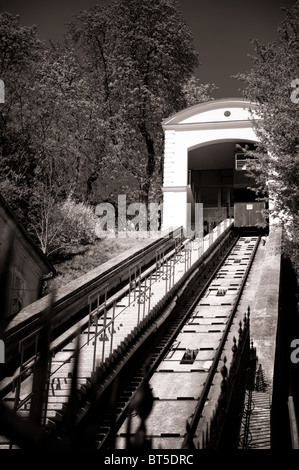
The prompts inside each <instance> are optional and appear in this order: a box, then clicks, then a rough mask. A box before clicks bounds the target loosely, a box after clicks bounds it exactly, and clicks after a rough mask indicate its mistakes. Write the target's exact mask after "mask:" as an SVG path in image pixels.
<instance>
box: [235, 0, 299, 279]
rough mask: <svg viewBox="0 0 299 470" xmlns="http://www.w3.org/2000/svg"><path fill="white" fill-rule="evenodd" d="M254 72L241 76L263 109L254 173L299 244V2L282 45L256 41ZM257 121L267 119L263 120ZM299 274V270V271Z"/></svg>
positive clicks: (285, 24)
mask: <svg viewBox="0 0 299 470" xmlns="http://www.w3.org/2000/svg"><path fill="white" fill-rule="evenodd" d="M253 44H254V46H255V53H256V55H255V56H254V57H252V61H253V69H252V70H251V71H250V72H248V73H246V74H240V75H239V76H238V78H239V79H241V80H243V81H244V82H245V84H246V88H245V92H244V94H245V97H246V98H247V99H249V100H251V101H253V102H255V103H256V104H257V108H256V110H255V113H256V114H255V115H253V125H254V129H255V131H256V134H257V136H258V138H259V140H260V143H259V146H258V148H257V149H256V151H254V152H250V154H251V155H252V156H254V158H255V159H254V161H253V165H251V170H252V171H253V172H254V175H255V177H256V179H257V182H258V184H259V189H260V190H261V191H262V192H268V194H269V195H270V196H271V198H272V200H274V207H273V209H271V212H272V215H274V216H278V217H279V218H280V219H281V221H282V223H283V224H284V226H285V228H286V236H287V238H288V239H289V240H293V241H294V243H297V240H299V225H298V222H299V221H298V216H297V214H298V209H299V137H298V136H299V119H298V117H299V105H298V102H296V101H297V100H294V99H292V95H294V87H293V85H294V80H296V79H298V65H299V2H298V1H297V2H296V3H295V5H294V6H293V7H292V8H291V9H290V10H285V18H284V20H283V21H282V23H281V24H280V26H279V28H278V35H277V39H276V40H275V41H274V42H273V43H270V44H268V45H262V44H260V43H259V42H258V41H256V40H254V41H253ZM257 116H258V117H259V118H261V119H258V118H257ZM297 268H298V272H299V264H298V265H297Z"/></svg>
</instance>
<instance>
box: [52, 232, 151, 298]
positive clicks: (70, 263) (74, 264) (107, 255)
mask: <svg viewBox="0 0 299 470" xmlns="http://www.w3.org/2000/svg"><path fill="white" fill-rule="evenodd" d="M147 242H148V239H147V238H138V239H136V238H110V239H108V238H106V239H104V240H96V242H95V243H94V244H93V245H85V246H83V245H78V246H77V247H72V248H71V249H70V250H69V251H68V252H66V253H64V255H63V256H61V257H60V258H57V259H55V260H53V261H52V263H53V265H54V267H55V269H56V272H57V275H56V276H55V279H53V280H50V281H47V282H46V283H45V285H44V290H43V295H46V294H48V293H49V292H50V291H51V288H52V286H53V283H55V288H56V289H59V288H60V287H62V286H64V285H65V284H68V283H69V282H71V281H72V280H73V279H77V278H78V277H80V276H82V275H83V274H85V273H87V272H88V271H91V270H92V269H94V268H96V267H97V266H100V265H101V264H103V263H105V262H106V261H108V260H110V259H112V258H114V257H115V256H117V255H118V254H120V253H123V252H124V251H125V250H128V249H130V248H132V247H136V250H137V249H139V248H142V247H143V246H145V244H146V243H147Z"/></svg>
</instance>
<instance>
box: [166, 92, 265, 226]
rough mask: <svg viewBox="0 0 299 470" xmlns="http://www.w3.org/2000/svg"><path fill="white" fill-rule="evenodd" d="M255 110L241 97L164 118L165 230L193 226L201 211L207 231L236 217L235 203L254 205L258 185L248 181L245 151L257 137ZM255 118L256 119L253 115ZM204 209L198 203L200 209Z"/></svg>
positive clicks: (200, 106)
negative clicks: (198, 209) (196, 209)
mask: <svg viewBox="0 0 299 470" xmlns="http://www.w3.org/2000/svg"><path fill="white" fill-rule="evenodd" d="M255 107H256V105H255V104H254V103H251V102H249V101H245V100H243V99H241V98H228V99H220V100H214V101H208V102H205V103H200V104H197V105H195V106H192V107H190V108H187V109H184V110H182V111H180V112H178V113H176V114H175V115H172V116H170V117H169V118H167V119H165V120H164V121H163V123H162V126H163V129H164V133H165V149H164V178H163V221H162V228H163V229H169V228H170V227H177V226H183V227H184V228H185V229H186V228H187V227H188V224H190V218H191V224H194V207H195V203H201V204H202V206H201V207H202V208H203V212H202V214H203V221H204V227H203V228H204V231H205V232H209V231H210V230H211V228H213V227H214V226H215V225H216V224H218V223H219V222H220V221H221V220H224V219H225V218H227V217H233V216H234V205H235V203H237V202H243V203H244V202H248V203H249V202H252V201H254V199H255V193H254V191H252V190H250V189H248V187H253V186H254V181H253V180H252V179H249V178H248V177H247V176H246V171H245V169H246V168H245V167H246V160H245V157H244V154H243V152H242V150H241V149H242V147H244V146H245V145H246V144H247V145H248V146H249V148H250V146H252V145H253V144H256V143H257V142H258V138H257V136H256V134H255V132H254V129H253V126H252V122H251V120H252V117H253V116H252V113H254V111H255ZM255 118H256V116H255ZM198 206H200V204H198Z"/></svg>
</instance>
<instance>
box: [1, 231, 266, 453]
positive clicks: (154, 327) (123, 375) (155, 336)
mask: <svg viewBox="0 0 299 470" xmlns="http://www.w3.org/2000/svg"><path fill="white" fill-rule="evenodd" d="M257 241H258V238H257V237H255V242H256V243H257ZM238 243H239V242H238V241H237V239H236V238H233V237H232V236H231V234H229V233H227V234H226V236H225V237H223V239H222V241H221V242H220V243H219V244H220V245H222V248H223V249H222V250H220V251H219V250H214V251H212V252H211V253H210V254H209V255H208V257H207V259H206V260H205V262H203V263H201V264H200V265H199V267H197V268H196V269H195V271H194V273H192V274H189V275H188V276H187V277H186V278H185V280H184V279H183V282H181V284H180V287H179V289H178V290H176V291H175V299H174V298H172V297H171V296H169V298H168V300H167V301H166V302H164V304H163V305H162V307H163V308H162V309H161V308H160V309H159V308H157V309H156V310H157V314H156V316H153V317H152V318H151V319H148V321H146V322H144V321H143V322H140V326H141V328H137V329H136V328H135V329H134V334H129V335H127V337H126V338H125V341H123V342H122V346H123V348H122V349H119V348H118V350H117V352H116V353H115V354H114V353H113V357H112V359H113V358H114V359H113V360H110V362H109V360H108V364H106V362H107V361H106V362H105V364H104V366H105V367H104V368H103V367H102V368H100V369H101V370H100V375H101V378H100V380H102V383H101V386H100V387H99V390H98V392H97V399H98V403H99V409H100V410H101V411H100V413H99V416H98V417H97V439H96V440H97V443H96V445H97V447H99V448H107V447H108V448H109V447H111V448H113V445H115V436H116V433H117V432H118V436H119V437H118V440H119V442H120V444H119V445H120V446H121V445H122V440H123V438H122V435H123V428H122V426H125V425H126V423H125V420H126V418H127V416H128V412H129V411H130V408H131V401H132V399H136V396H138V391H140V389H142V386H143V384H144V383H145V382H146V381H148V380H150V379H152V380H153V381H155V380H156V379H155V377H156V374H159V373H160V374H161V372H159V367H160V368H161V367H162V368H163V367H164V366H163V364H165V360H166V361H167V357H168V354H169V352H171V351H172V352H171V354H178V353H179V351H185V352H186V349H187V348H184V347H182V348H178V347H176V346H174V345H175V344H177V343H176V341H177V338H178V337H179V336H180V335H181V334H183V330H184V328H186V327H187V326H188V325H189V324H191V323H193V326H192V328H193V327H194V326H195V322H194V319H195V318H196V314H194V312H195V311H196V309H197V305H198V302H200V299H201V298H202V297H203V296H205V295H207V293H208V292H210V291H211V287H210V288H209V286H211V285H212V284H211V282H212V283H213V282H215V279H216V278H217V276H218V277H219V276H220V277H221V271H219V269H220V270H221V269H224V268H223V263H225V262H226V260H230V256H231V252H232V253H234V249H237V250H240V247H239V248H238ZM246 243H248V242H246ZM256 243H254V247H251V248H252V249H251V252H252V253H250V256H247V255H249V253H248V250H247V252H246V256H245V258H247V259H246V260H242V259H240V251H238V252H237V253H236V252H235V254H234V255H232V256H235V258H236V257H237V258H238V259H239V263H238V262H237V263H236V266H238V270H239V272H238V273H237V274H239V275H238V276H237V278H238V281H237V282H234V283H231V284H234V286H233V287H231V289H233V291H234V294H236V296H235V297H238V296H239V295H240V294H241V290H242V287H241V286H240V282H241V281H240V279H241V278H242V282H243V281H244V282H245V279H246V273H248V270H249V269H250V263H251V261H252V260H253V257H254V255H253V252H254V250H255V249H256ZM234 247H235V248H234ZM247 247H248V244H247ZM174 251H175V252H176V250H174ZM176 254H177V253H175V255H176ZM180 256H182V254H181V255H180ZM158 258H159V259H158V262H159V263H158V264H161V263H160V261H162V258H163V257H162V256H161V257H160V255H159V256H158ZM230 261H231V260H230ZM240 261H245V262H246V268H244V266H242V264H244V263H243V262H240ZM187 264H188V260H187ZM241 266H242V267H241ZM156 267H157V259H156ZM185 267H186V253H185ZM221 267H222V268H221ZM163 269H164V268H163ZM219 273H220V274H219ZM171 276H172V271H171V269H170V271H169V272H168V277H169V278H171ZM213 279H214V281H213ZM135 281H136V277H135ZM239 281H240V282H239ZM187 286H188V287H187ZM135 287H136V288H137V289H138V288H139V290H140V289H141V288H142V286H141V283H139V284H138V285H136V286H135ZM168 287H169V292H172V291H173V288H174V285H173V284H171V280H170V281H169V286H168ZM143 289H144V290H143V292H144V293H147V295H148V296H149V297H150V295H149V292H150V291H149V288H148V287H146V286H145V288H144V286H143ZM212 289H214V288H213V287H212ZM228 289H230V288H228ZM236 291H237V292H236ZM217 292H218V291H217ZM130 295H133V292H131V293H130ZM221 295H222V294H221ZM106 300H108V299H106ZM118 302H119V299H118ZM148 302H149V300H148ZM111 305H112V304H111ZM113 305H114V307H115V305H117V304H115V303H114V304H113ZM99 307H100V305H99V304H98V305H97V309H96V311H97V312H98V313H99V312H100V308H99ZM106 307H107V304H105V312H106V313H107V311H106ZM223 307H224V306H223ZM227 307H228V306H227ZM141 308H142V305H140V304H139V306H138V309H141ZM148 309H149V310H150V308H149V306H148ZM194 309H195V310H194ZM138 315H139V313H138ZM232 315H233V314H232ZM221 317H223V315H220V316H219V318H220V322H222V320H221ZM99 318H101V321H102V324H103V323H104V326H105V327H106V328H108V327H111V330H109V331H111V333H112V332H113V329H114V328H116V322H115V318H114V319H112V321H111V319H110V324H109V317H108V316H107V315H106V316H105V315H104V318H103V317H101V316H97V315H96V316H95V315H93V316H92V318H89V324H88V328H87V329H86V328H85V329H83V330H82V331H81V337H83V338H84V339H86V338H88V340H87V341H85V343H86V344H87V343H92V342H93V343H95V342H96V341H97V334H98V332H99V329H100V328H101V326H102V324H100V323H98V319H99ZM143 320H144V318H143ZM214 320H215V319H214ZM216 320H217V319H216ZM229 322H230V320H229V319H228V320H227V323H226V325H229ZM212 323H213V322H212ZM214 323H215V325H216V324H219V321H216V322H214ZM222 326H223V325H222ZM227 328H228V326H227ZM217 329H218V333H219V335H220V339H219V341H221V337H223V328H222V327H221V328H220V329H219V327H218V326H217ZM224 329H225V328H224ZM105 331H106V330H105ZM211 333H212V336H213V332H212V331H211ZM93 334H94V338H95V339H96V340H95V341H94V340H92V338H93V336H92V335H93ZM214 334H215V332H214ZM90 335H91V336H90ZM98 339H99V344H100V346H101V347H102V346H103V354H102V362H103V359H104V350H105V348H106V346H107V344H106V342H105V340H104V338H98ZM58 344H59V343H58ZM58 344H56V345H54V346H55V349H54V352H55V357H54V358H53V360H52V361H54V364H56V365H55V367H56V375H55V374H54V375H53V377H52V378H51V380H50V382H49V390H48V401H47V406H46V408H47V410H46V411H47V412H46V413H45V420H44V424H45V426H46V428H49V429H50V430H51V432H52V433H54V434H56V435H57V436H58V437H59V434H60V433H63V429H64V425H65V423H64V411H65V405H64V403H65V401H66V400H67V397H68V395H69V393H70V388H71V375H72V373H71V372H70V371H71V370H72V362H73V352H74V349H75V345H74V342H73V341H71V342H63V347H62V348H61V350H59V347H58ZM108 346H109V345H108ZM111 347H112V341H111ZM90 349H91V351H92V353H91V354H89V356H88V360H87V362H88V363H89V366H90V362H94V355H95V347H94V346H93V347H92V348H90ZM199 349H201V348H199ZM216 349H217V348H216ZM202 351H203V352H205V351H207V348H206V347H203V348H202ZM59 354H61V359H58V362H56V363H55V360H56V359H57V357H58V356H59ZM66 354H68V359H67V360H64V361H63V359H62V358H63V357H65V355H66ZM179 354H181V353H179ZM198 357H199V356H198ZM109 358H110V359H111V354H110V356H109ZM59 360H60V361H61V362H60V363H59ZM197 360H198V359H197ZM211 360H212V359H209V361H211ZM212 361H213V360H212ZM205 362H207V361H205ZM214 362H215V365H214V367H216V366H217V360H216V359H214ZM145 363H146V364H147V365H148V367H147V369H146V374H145V373H144V365H145ZM57 365H58V367H57ZM52 366H53V363H52ZM92 370H93V371H94V372H92V373H91V374H90V368H89V369H88V372H87V371H86V370H85V366H84V364H83V365H81V370H79V371H78V380H77V382H78V385H79V386H80V385H81V388H80V390H79V391H80V398H79V401H80V400H81V402H82V407H81V412H80V413H79V414H78V422H80V421H84V420H85V419H88V416H89V413H90V412H91V411H90V410H91V407H90V396H89V393H90V389H91V383H92V381H93V376H94V375H97V369H96V368H95V363H93V367H92ZM164 370H165V367H164ZM166 370H167V368H166ZM209 370H212V369H211V368H210V367H209ZM57 371H58V372H57ZM202 372H203V370H201V373H202ZM201 375H202V374H201ZM165 377H166V376H165ZM159 393H160V392H159ZM111 395H115V400H114V403H113V406H112V408H111V406H110V404H111ZM134 397H135V398H134ZM21 398H22V397H19V399H21ZM158 398H159V397H158V396H157V394H156V392H155V388H154V400H155V402H156V401H158ZM180 398H182V397H180ZM189 398H190V397H189ZM189 398H188V399H189ZM6 399H7V400H8V402H9V401H11V403H12V402H13V401H15V391H14V390H12V391H10V392H9V393H8V394H7V395H6ZM162 401H163V397H162V400H161V402H162ZM189 401H190V400H189ZM195 402H196V403H197V402H198V397H197V398H196V399H195ZM29 410H30V402H28V403H27V404H25V406H19V407H18V412H19V413H20V414H22V415H24V416H26V415H27V414H29ZM180 432H181V431H180ZM154 434H155V433H154ZM156 434H158V435H159V433H156ZM163 434H167V432H166V433H165V432H164V433H163V430H161V433H160V435H163ZM172 434H173V435H175V434H178V432H177V433H176V432H175V430H173V431H172Z"/></svg>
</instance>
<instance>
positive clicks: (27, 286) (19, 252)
mask: <svg viewBox="0 0 299 470" xmlns="http://www.w3.org/2000/svg"><path fill="white" fill-rule="evenodd" d="M11 243H13V245H12V250H11V255H10V259H9V260H8V263H9V268H8V272H7V276H6V278H5V283H6V291H7V292H6V295H7V299H6V302H7V312H6V315H8V316H12V317H13V316H14V315H16V314H17V313H18V312H19V311H20V310H21V309H22V308H24V307H26V306H27V305H29V304H31V303H32V302H35V301H36V300H37V299H39V298H40V297H41V295H42V282H43V279H44V278H45V277H47V276H53V275H54V274H55V272H56V271H55V268H54V267H53V265H52V264H51V263H50V262H49V260H48V258H47V257H46V255H45V254H44V253H43V252H42V251H41V249H40V248H39V247H38V246H37V245H36V243H35V242H34V240H33V239H32V238H31V237H30V235H29V234H28V232H27V231H26V230H25V228H24V227H23V225H22V224H21V223H20V222H19V220H18V219H17V217H16V216H15V214H14V212H13V211H12V210H11V208H10V206H9V204H8V203H7V201H6V200H5V199H4V198H3V196H2V195H1V194H0V260H1V266H0V267H1V269H3V268H4V265H5V264H6V262H7V261H6V256H7V252H8V251H9V246H10V244H11ZM2 287H3V286H2ZM2 307H3V305H2Z"/></svg>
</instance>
